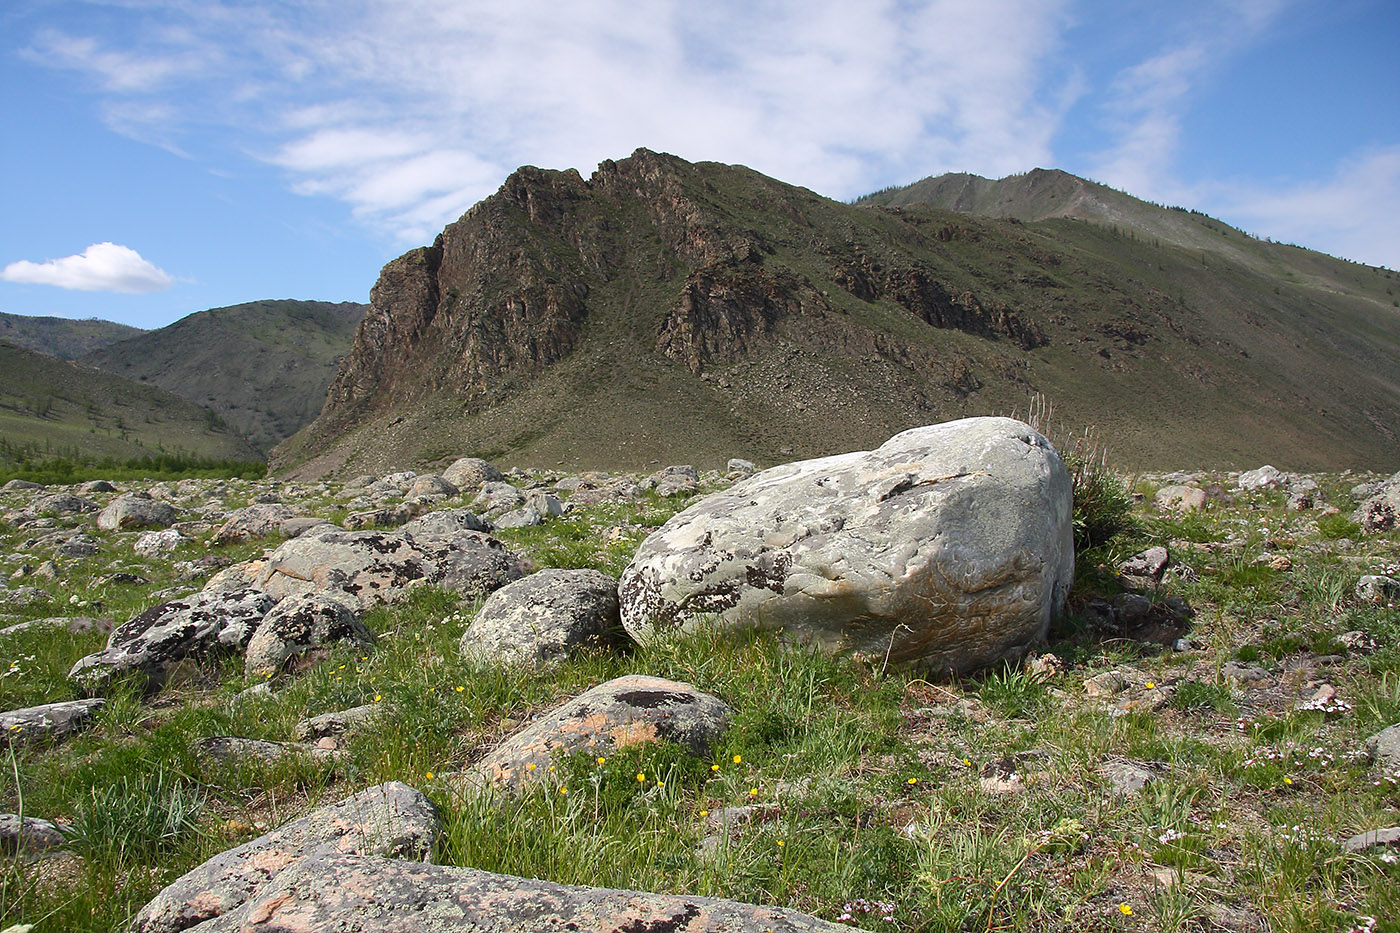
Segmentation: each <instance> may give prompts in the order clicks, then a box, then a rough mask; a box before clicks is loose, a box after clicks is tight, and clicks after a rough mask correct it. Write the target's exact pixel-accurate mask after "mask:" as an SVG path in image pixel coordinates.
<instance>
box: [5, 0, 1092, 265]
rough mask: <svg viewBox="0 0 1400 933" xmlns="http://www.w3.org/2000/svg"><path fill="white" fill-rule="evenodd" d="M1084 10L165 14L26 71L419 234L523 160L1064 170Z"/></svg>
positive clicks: (843, 172)
mask: <svg viewBox="0 0 1400 933" xmlns="http://www.w3.org/2000/svg"><path fill="white" fill-rule="evenodd" d="M1068 2H1070V0H1052V2H1045V0H990V2H986V3H981V4H976V5H972V4H966V3H962V2H959V0H935V2H929V3H923V4H908V3H904V2H896V0H871V2H867V3H857V4H852V3H849V2H846V0H807V2H798V0H770V2H765V3H761V4H759V5H757V6H755V5H754V4H752V3H748V2H740V0H717V2H715V3H708V4H704V5H696V4H691V3H687V2H684V0H657V2H655V3H648V4H643V5H640V6H638V5H636V4H633V3H630V2H623V0H579V2H575V3H569V4H554V3H544V2H538V0H536V2H520V3H506V4H502V3H498V2H488V0H463V2H456V3H450V4H444V3H441V2H437V0H356V2H346V3H340V4H319V3H312V4H301V5H292V6H283V5H270V4H269V5H260V4H244V3H240V4H238V5H237V8H236V9H235V8H234V7H233V6H232V5H227V4H218V3H213V2H209V3H200V4H195V5H190V4H187V3H184V2H181V0H168V2H158V0H155V2H150V3H147V4H144V5H143V7H142V8H143V9H145V10H147V11H148V15H149V16H150V21H151V23H157V22H158V23H159V24H160V29H159V30H155V29H154V28H152V29H142V28H131V29H128V30H127V31H126V32H124V33H122V34H123V35H126V36H127V37H128V38H127V39H126V40H125V41H123V42H122V43H121V44H120V45H117V46H114V45H112V44H111V42H110V41H105V40H102V39H99V38H97V37H96V36H95V35H86V34H83V33H81V32H78V31H73V32H70V33H60V32H57V31H53V30H49V31H47V32H45V33H42V34H41V35H40V36H39V37H37V38H36V40H35V42H34V43H33V48H32V50H31V56H33V57H34V58H35V59H36V60H39V61H43V62H45V63H46V64H49V65H52V66H55V67H61V68H67V69H74V70H77V71H80V72H82V73H84V74H87V75H89V76H90V77H91V78H92V79H93V80H94V83H96V84H97V85H98V86H100V87H101V88H102V90H103V92H104V94H105V95H107V97H108V109H107V114H108V118H109V120H110V121H111V122H112V124H113V126H114V127H115V128H118V129H120V130H121V131H123V132H126V133H127V134H128V135H137V136H138V138H147V139H151V140H154V141H157V142H159V143H160V144H162V145H166V146H167V148H175V142H174V141H175V140H177V139H179V137H180V130H181V128H182V127H184V126H187V125H194V124H198V125H201V126H205V127H207V126H209V125H210V124H217V125H219V126H221V127H222V128H223V129H224V131H225V132H227V133H228V134H229V135H230V136H232V135H234V134H239V137H240V144H241V145H242V146H244V147H245V148H246V150H247V151H249V152H251V153H253V154H254V155H256V156H257V157H258V158H261V159H263V160H264V161H267V162H269V163H271V164H274V165H277V166H279V167H281V168H282V169H283V170H285V171H286V172H287V175H288V180H289V183H290V184H291V185H292V186H293V187H294V189H295V190H297V191H300V192H304V193H307V194H315V195H326V196H331V197H336V198H340V199H342V200H344V201H346V202H348V203H349V204H350V205H351V206H352V208H353V209H354V211H355V213H356V214H357V216H359V217H361V218H362V219H363V220H364V221H365V222H367V223H372V224H376V225H379V226H380V227H382V228H387V229H389V230H390V231H392V232H393V233H394V234H395V235H397V236H398V237H399V238H401V239H404V240H422V239H425V238H427V237H430V236H431V235H432V234H433V233H434V232H436V230H437V229H440V228H441V226H442V224H443V223H444V222H445V221H447V220H451V219H453V218H455V217H456V216H457V215H458V214H460V213H461V212H462V211H463V210H464V209H465V208H467V207H468V206H470V204H471V203H472V202H474V201H475V200H477V199H479V198H481V197H483V196H485V195H486V194H489V193H490V192H491V191H492V190H494V188H495V187H496V186H497V185H499V183H500V181H501V179H502V178H503V177H504V175H505V173H507V172H508V171H510V170H511V169H513V168H514V167H516V166H517V165H520V164H537V165H544V166H550V167H559V168H563V167H568V166H573V167H577V168H579V169H581V170H583V171H584V172H585V173H587V172H588V171H589V170H590V169H591V168H592V166H593V165H595V164H596V163H597V162H599V161H601V160H602V159H605V158H617V157H620V156H623V155H626V154H627V153H629V152H630V151H631V150H632V149H633V148H635V147H637V146H647V147H650V148H654V149H664V150H668V151H672V152H675V153H677V154H679V155H682V156H684V157H686V158H690V159H713V160H720V161H728V162H741V163H745V164H748V165H750V166H752V167H754V168H756V169H758V170H760V171H763V172H766V173H768V174H772V175H775V176H777V177H780V178H783V179H784V180H787V181H792V182H795V183H797V184H803V185H807V186H809V187H812V188H814V189H816V190H819V191H821V192H823V193H825V194H830V195H833V196H837V197H848V196H853V195H857V194H862V193H864V192H865V191H867V190H870V189H871V188H874V187H879V186H881V185H884V184H888V183H890V182H895V181H907V180H912V179H914V178H918V177H921V176H923V175H926V174H932V173H936V172H939V171H945V170H950V169H959V170H962V169H967V170H980V171H983V172H988V173H999V172H1011V171H1019V170H1022V169H1024V168H1026V167H1028V166H1029V165H1033V164H1039V163H1047V164H1048V163H1050V162H1051V161H1052V159H1051V149H1050V144H1051V140H1052V139H1053V137H1054V135H1055V132H1056V129H1057V126H1058V120H1059V119H1060V116H1061V112H1062V106H1061V105H1060V104H1059V103H1052V104H1051V105H1050V106H1047V105H1046V104H1045V102H1044V101H1045V95H1044V89H1045V85H1046V84H1047V82H1052V83H1063V84H1065V85H1066V86H1067V85H1068V84H1069V82H1070V81H1071V75H1070V73H1069V71H1068V70H1067V69H1065V70H1062V73H1061V72H1057V71H1055V69H1054V68H1051V69H1050V70H1051V71H1052V72H1054V73H1053V74H1052V75H1051V76H1050V77H1047V67H1046V62H1047V61H1048V60H1049V59H1050V58H1051V57H1052V56H1053V53H1054V52H1055V50H1056V44H1057V41H1058V38H1057V37H1058V35H1059V33H1060V29H1061V23H1060V20H1061V18H1062V17H1063V15H1064V12H1063V8H1064V5H1065V4H1067V3H1068ZM108 35H110V34H108ZM1051 97H1052V99H1054V100H1058V98H1056V97H1055V95H1051Z"/></svg>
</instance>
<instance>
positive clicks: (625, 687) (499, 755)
mask: <svg viewBox="0 0 1400 933" xmlns="http://www.w3.org/2000/svg"><path fill="white" fill-rule="evenodd" d="M733 714H734V711H733V710H731V709H730V708H729V706H728V705H726V704H725V703H724V702H723V701H721V700H719V699H717V698H715V697H712V696H710V695H709V694H707V693H702V692H701V691H699V690H697V689H695V688H694V687H692V686H691V685H690V684H685V683H680V682H678V681H674V680H665V679H663V678H660V677H647V676H645V675H641V674H629V675H627V676H626V677H618V678H615V679H613V680H610V681H608V682H607V683H603V684H599V685H598V686H596V687H594V688H593V689H592V690H589V691H588V692H587V693H584V694H583V695H582V696H579V697H575V698H574V699H572V700H570V701H569V702H567V703H565V704H564V705H562V706H559V707H557V708H556V709H554V710H553V711H551V712H548V713H546V714H544V715H543V716H541V717H540V718H539V719H537V720H535V721H534V722H533V723H531V724H530V725H528V726H526V727H525V728H524V729H522V730H521V731H519V732H517V733H516V734H515V735H513V736H511V737H510V738H508V739H506V740H505V741H504V742H502V743H501V744H500V745H498V746H496V748H494V749H492V751H491V752H489V753H488V754H487V755H486V757H485V758H483V759H482V760H481V761H479V762H478V763H477V764H476V765H475V767H473V768H472V770H471V771H470V772H468V773H467V775H466V780H467V782H468V783H469V784H473V785H478V786H481V785H488V786H494V787H497V788H501V789H505V790H514V789H518V788H521V787H523V786H525V785H526V784H528V783H534V782H537V781H542V780H545V775H547V774H548V773H549V764H550V762H551V760H552V759H553V757H554V756H555V755H556V754H558V755H564V756H567V755H572V754H575V753H578V752H588V753H589V754H596V755H602V756H607V755H610V754H612V753H613V752H615V751H617V750H618V749H620V748H627V747H629V746H633V745H645V744H648V743H652V742H674V743H676V744H679V745H683V746H685V747H686V748H687V749H688V750H689V751H690V752H691V753H692V754H695V755H705V754H706V753H707V752H708V751H709V749H710V747H711V746H712V745H713V744H714V743H715V741H716V740H717V739H718V738H719V737H720V736H722V735H723V734H724V732H725V730H726V729H728V728H729V720H730V718H731V717H732V716H733ZM531 765H534V768H533V769H532V768H531V767H530V766H531Z"/></svg>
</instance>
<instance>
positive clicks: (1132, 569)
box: [1118, 545, 1171, 582]
mask: <svg viewBox="0 0 1400 933" xmlns="http://www.w3.org/2000/svg"><path fill="white" fill-rule="evenodd" d="M1170 561H1171V555H1170V554H1168V553H1167V549H1166V548H1164V547H1162V546H1161V545H1158V546H1156V547H1150V548H1148V549H1147V550H1145V551H1139V552H1138V553H1136V554H1134V555H1133V556H1132V557H1130V558H1128V559H1127V560H1125V561H1123V563H1121V564H1119V565H1118V572H1119V573H1120V574H1122V575H1123V576H1125V577H1134V578H1136V579H1138V580H1143V581H1147V582H1156V581H1158V580H1160V579H1162V574H1163V573H1165V572H1166V569H1167V564H1168V563H1170Z"/></svg>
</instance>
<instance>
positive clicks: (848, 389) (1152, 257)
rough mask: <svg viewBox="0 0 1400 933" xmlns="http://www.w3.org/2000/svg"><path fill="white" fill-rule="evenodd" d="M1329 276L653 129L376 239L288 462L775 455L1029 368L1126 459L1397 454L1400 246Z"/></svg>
mask: <svg viewBox="0 0 1400 933" xmlns="http://www.w3.org/2000/svg"><path fill="white" fill-rule="evenodd" d="M1123 197H1126V196H1123ZM1130 200H1131V199H1130ZM1136 203H1137V204H1142V202H1136ZM1146 207H1151V206H1150V205H1146ZM1153 210H1157V211H1162V212H1166V211H1165V209H1160V208H1153ZM1166 213H1172V212H1166ZM1279 249H1280V250H1282V249H1284V248H1283V247H1279ZM1314 256H1315V254H1310V255H1309V257H1308V261H1309V262H1314V263H1317V262H1322V260H1319V259H1315V258H1314ZM1324 259H1325V257H1324ZM1272 261H1274V262H1275V264H1277V262H1281V261H1282V260H1277V259H1275V260H1272ZM1330 262H1332V263H1333V264H1334V265H1339V266H1345V265H1346V264H1339V263H1337V262H1336V261H1335V260H1333V261H1330ZM1323 265H1326V263H1323ZM1328 268H1329V269H1330V266H1329V267H1328ZM1328 275H1331V276H1332V279H1329V281H1332V280H1336V282H1339V283H1340V286H1339V287H1337V288H1333V289H1332V290H1331V291H1329V292H1328V293H1327V294H1326V295H1325V296H1324V295H1323V294H1322V292H1320V291H1319V290H1318V289H1316V288H1313V287H1311V286H1310V285H1309V283H1306V282H1301V276H1296V277H1295V278H1297V279H1299V281H1293V282H1289V281H1288V280H1287V279H1286V278H1285V279H1279V278H1278V277H1277V276H1271V275H1266V274H1264V273H1262V272H1261V271H1260V269H1259V268H1258V266H1257V264H1252V263H1233V262H1231V261H1229V260H1228V258H1227V257H1225V256H1224V254H1212V257H1211V258H1210V259H1209V261H1208V262H1205V261H1203V260H1202V254H1201V252H1200V251H1198V250H1195V249H1194V248H1191V249H1188V248H1186V247H1184V246H1179V245H1176V244H1174V243H1172V242H1171V241H1170V240H1166V241H1162V240H1160V239H1159V240H1157V241H1152V240H1148V239H1147V238H1146V237H1145V236H1143V237H1138V236H1136V235H1135V234H1134V235H1127V234H1124V233H1123V232H1121V231H1120V232H1117V233H1115V232H1114V231H1113V230H1111V229H1105V228H1103V227H1099V226H1091V225H1088V224H1084V223H1079V222H1075V221H1069V220H1063V219H1058V220H1056V219H1049V220H1043V221H1036V222H1034V223H1025V222H1017V221H1016V220H1014V219H1009V220H995V219H985V218H979V217H969V216H963V215H957V214H952V213H948V212H946V211H941V210H937V209H933V208H929V207H925V206H922V205H918V204H914V205H911V206H909V207H902V208H881V207H872V206H851V205H842V204H838V203H836V202H833V201H830V200H827V199H825V198H821V197H819V196H817V195H814V194H812V193H811V192H809V191H806V190H805V189H800V188H794V187H792V186H788V185H784V184H782V183H781V182H778V181H775V180H773V179H768V178H765V177H764V176H762V175H759V174H757V173H755V172H752V171H750V170H748V169H746V168H743V167H741V166H724V165H717V164H713V163H700V164H696V165H692V164H690V163H687V162H684V161H683V160H680V159H678V158H675V157H673V156H668V155H664V154H658V153H652V152H649V151H647V150H638V151H637V152H636V153H634V154H633V155H632V156H631V157H630V158H628V159H623V160H620V161H617V162H611V161H609V162H604V163H602V164H601V165H600V166H599V168H598V170H597V171H596V172H595V173H594V174H593V175H592V176H591V177H590V178H588V179H584V178H583V177H582V176H581V175H580V174H579V173H578V172H576V171H573V170H568V171H562V172H560V171H547V170H542V169H538V168H523V169H520V170H519V171H517V172H516V173H514V174H513V175H512V176H511V177H510V178H509V179H507V181H506V182H505V184H504V185H503V186H502V188H501V190H500V191H499V192H498V193H497V194H495V195H493V196H492V197H490V198H487V199H485V200H484V201H482V202H481V203H479V204H477V205H476V206H475V207H473V208H472V209H471V210H469V211H468V212H467V213H466V214H465V215H463V217H462V218H461V219H460V220H458V221H457V222H455V223H453V224H451V225H449V226H448V227H447V228H446V229H445V230H444V231H443V233H442V234H441V235H440V236H439V237H438V238H437V240H436V241H435V243H434V244H433V245H432V246H429V247H423V248H420V249H416V250H413V251H410V252H409V253H407V254H405V255H404V256H402V257H400V258H399V259H396V260H394V261H392V262H390V263H389V264H388V265H387V266H385V268H384V271H383V273H382V274H381V276H380V279H379V281H378V283H377V284H376V285H375V287H374V289H373V291H372V293H371V302H370V310H369V312H368V313H367V315H366V317H365V320H364V321H363V322H362V324H361V325H360V328H359V330H358V331H357V333H356V337H355V341H354V344H353V346H352V347H351V350H350V352H349V353H348V354H347V355H346V357H345V359H344V361H343V363H342V365H341V367H340V371H339V373H338V375H337V376H336V378H335V380H334V381H333V383H332V384H331V388H330V391H329V393H328V395H327V398H326V403H325V406H324V408H323V409H322V411H321V414H320V416H319V417H318V418H317V420H316V421H315V422H314V423H313V424H312V425H311V426H309V427H308V428H307V429H306V430H305V431H303V432H302V433H300V434H299V435H298V436H297V437H295V438H293V439H292V440H290V441H289V442H287V443H285V444H283V445H282V446H281V447H279V448H278V449H277V450H276V451H275V452H274V454H273V456H272V461H273V465H274V468H275V469H279V470H283V471H289V473H290V475H296V476H306V477H310V476H316V475H321V474H324V473H327V472H340V473H342V474H346V473H352V472H358V471H372V470H375V469H378V468H380V467H383V466H386V465H388V463H389V462H390V460H389V457H390V453H389V452H390V451H392V452H393V456H395V457H397V458H399V459H400V460H402V459H403V458H405V457H407V459H408V460H409V462H412V463H413V464H415V465H421V466H431V465H433V464H434V463H436V462H438V461H441V460H442V458H444V457H446V456H448V455H449V453H450V452H452V451H459V450H462V449H466V450H472V451H474V452H477V453H480V454H483V455H486V456H490V457H494V458H500V459H504V460H505V461H507V462H509V463H528V462H536V463H538V462H545V463H553V462H555V461H556V460H561V461H563V462H565V463H578V464H580V465H581V464H584V463H587V464H593V465H605V466H617V467H622V466H631V467H634V468H635V467H637V466H644V465H645V464H647V463H649V462H653V461H657V460H662V461H664V460H676V459H692V460H698V461H701V462H704V463H712V462H718V461H719V460H721V458H722V457H724V456H728V455H729V454H731V453H734V452H740V453H743V454H744V455H746V456H749V457H750V458H752V459H755V460H758V461H762V462H778V461H780V460H782V459H784V458H789V457H791V456H806V455H816V454H821V453H827V452H830V451H832V450H836V449H848V448H851V447H858V446H869V445H873V444H874V443H877V442H878V440H879V439H880V438H883V437H886V436H888V435H889V434H891V433H894V432H895V431H897V430H899V429H902V428H905V427H909V426H912V425H914V424H920V423H927V422H930V421H936V420H941V419H946V418H952V417H957V416H962V415H968V414H983V413H999V414H1010V413H1013V412H1014V411H1016V410H1017V409H1018V408H1020V409H1022V410H1024V408H1025V406H1026V404H1027V400H1028V398H1029V397H1030V396H1031V395H1033V394H1035V393H1037V392H1039V393H1042V394H1043V395H1045V396H1046V397H1048V398H1050V399H1051V400H1052V401H1053V402H1054V403H1055V404H1056V406H1057V408H1058V409H1059V410H1060V411H1061V412H1062V413H1066V414H1067V416H1068V417H1065V421H1066V424H1065V427H1066V428H1068V429H1070V430H1072V431H1074V430H1078V429H1081V428H1084V427H1087V426H1097V427H1098V428H1099V429H1100V431H1101V432H1102V433H1103V434H1104V435H1105V436H1108V437H1111V438H1113V439H1114V443H1113V446H1114V448H1115V455H1117V456H1119V457H1121V458H1122V459H1123V460H1124V461H1126V462H1128V463H1131V464H1137V465H1144V466H1145V465H1150V464H1151V463H1153V462H1158V463H1161V462H1163V461H1164V459H1165V458H1170V460H1169V462H1180V460H1182V459H1189V460H1193V461H1196V462H1202V463H1210V464H1219V465H1228V464H1231V463H1240V462H1248V459H1245V458H1249V459H1272V460H1278V461H1283V462H1285V463H1288V464H1289V465H1291V466H1295V467H1299V468H1304V467H1322V466H1325V465H1329V464H1332V465H1337V464H1342V463H1347V464H1363V463H1364V464H1371V465H1374V466H1376V467H1377V468H1385V467H1386V466H1387V465H1388V464H1389V463H1392V462H1394V460H1395V459H1396V458H1397V456H1400V437H1398V436H1397V435H1396V433H1395V432H1394V430H1393V428H1388V427H1387V415H1386V413H1387V412H1391V411H1394V410H1395V408H1396V406H1397V404H1400V383H1397V381H1396V380H1394V379H1393V378H1392V377H1390V376H1388V375H1386V374H1387V373H1393V372H1400V338H1397V336H1396V333H1395V330H1394V328H1393V323H1394V320H1395V313H1394V312H1393V310H1392V309H1391V308H1390V307H1389V306H1388V305H1387V304H1385V303H1384V299H1383V297H1382V294H1383V292H1384V289H1385V288H1386V287H1387V285H1386V283H1387V282H1389V281H1390V279H1389V278H1388V276H1389V273H1386V272H1384V271H1383V270H1373V269H1368V268H1366V267H1356V268H1352V269H1343V270H1342V272H1336V271H1335V270H1333V271H1329V272H1328ZM1348 276H1350V278H1347V277H1348ZM1334 284H1335V283H1334ZM1144 405H1147V406H1149V407H1150V408H1151V413H1150V415H1148V416H1147V417H1144V411H1143V406H1144ZM1062 417H1064V415H1062Z"/></svg>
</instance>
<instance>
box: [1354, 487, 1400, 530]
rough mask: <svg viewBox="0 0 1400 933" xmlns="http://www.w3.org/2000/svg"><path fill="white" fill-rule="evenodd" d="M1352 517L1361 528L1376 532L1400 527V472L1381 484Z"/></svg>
mask: <svg viewBox="0 0 1400 933" xmlns="http://www.w3.org/2000/svg"><path fill="white" fill-rule="evenodd" d="M1352 519H1353V520H1354V521H1355V522H1356V523H1357V524H1359V525H1360V526H1361V530H1362V531H1365V532H1368V533H1371V534H1374V533H1376V532H1381V531H1391V530H1394V529H1396V528H1400V473H1396V474H1395V475H1394V476H1392V477H1390V479H1388V480H1386V481H1385V482H1383V483H1382V484H1381V485H1380V488H1378V489H1377V490H1376V491H1375V492H1374V493H1373V494H1372V495H1371V497H1370V498H1369V499H1367V500H1366V501H1365V502H1363V503H1361V506H1360V508H1358V509H1357V510H1356V512H1355V513H1354V514H1353V516H1352Z"/></svg>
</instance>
